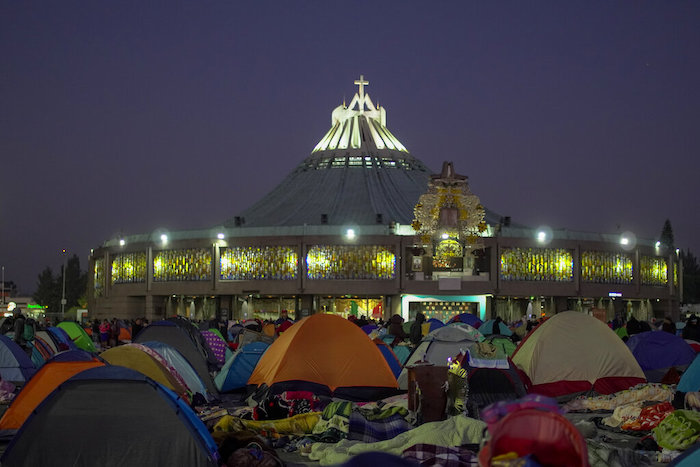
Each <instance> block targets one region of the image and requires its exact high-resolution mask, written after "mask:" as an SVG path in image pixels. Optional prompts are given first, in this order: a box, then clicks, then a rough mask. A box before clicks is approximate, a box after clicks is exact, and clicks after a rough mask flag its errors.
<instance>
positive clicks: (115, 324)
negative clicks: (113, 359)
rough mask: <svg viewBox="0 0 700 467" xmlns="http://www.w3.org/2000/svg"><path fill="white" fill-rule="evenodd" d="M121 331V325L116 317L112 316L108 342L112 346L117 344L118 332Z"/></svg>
mask: <svg viewBox="0 0 700 467" xmlns="http://www.w3.org/2000/svg"><path fill="white" fill-rule="evenodd" d="M120 332H121V325H120V324H119V320H118V319H117V318H112V323H111V324H110V344H111V345H112V347H116V346H118V345H119V334H120Z"/></svg>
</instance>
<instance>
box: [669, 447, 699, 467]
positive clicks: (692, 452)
mask: <svg viewBox="0 0 700 467" xmlns="http://www.w3.org/2000/svg"><path fill="white" fill-rule="evenodd" d="M698 465H700V443H695V444H694V445H693V446H692V447H689V448H688V449H686V450H685V451H684V452H683V454H681V455H680V456H678V457H676V458H675V459H673V460H672V461H671V463H670V464H668V467H697V466H698Z"/></svg>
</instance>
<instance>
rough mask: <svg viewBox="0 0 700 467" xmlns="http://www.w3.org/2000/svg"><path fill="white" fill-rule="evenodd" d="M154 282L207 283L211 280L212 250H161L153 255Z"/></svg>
mask: <svg viewBox="0 0 700 467" xmlns="http://www.w3.org/2000/svg"><path fill="white" fill-rule="evenodd" d="M153 280H154V281H156V282H167V281H206V280H211V250H210V249H209V248H189V249H186V250H161V251H156V252H154V253H153Z"/></svg>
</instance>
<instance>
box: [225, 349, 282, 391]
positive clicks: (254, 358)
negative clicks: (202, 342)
mask: <svg viewBox="0 0 700 467" xmlns="http://www.w3.org/2000/svg"><path fill="white" fill-rule="evenodd" d="M269 346H270V345H269V344H267V343H265V342H260V341H258V342H251V343H250V344H248V345H246V346H244V347H241V348H240V349H238V350H236V352H234V353H233V355H232V356H231V358H229V359H228V360H227V361H226V364H225V365H224V366H223V368H221V371H220V372H219V374H217V375H216V377H215V378H214V383H215V384H216V388H217V389H218V390H219V391H220V392H229V391H233V390H235V389H240V388H244V387H246V385H247V384H248V379H249V378H250V375H251V374H252V373H253V370H254V369H255V366H256V365H257V364H258V361H260V358H261V357H262V356H263V354H264V353H265V351H266V350H267V348H268V347H269Z"/></svg>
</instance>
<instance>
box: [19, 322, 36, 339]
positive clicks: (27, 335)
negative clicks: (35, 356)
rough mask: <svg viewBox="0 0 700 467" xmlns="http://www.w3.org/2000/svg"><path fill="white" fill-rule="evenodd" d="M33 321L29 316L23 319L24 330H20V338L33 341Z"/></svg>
mask: <svg viewBox="0 0 700 467" xmlns="http://www.w3.org/2000/svg"><path fill="white" fill-rule="evenodd" d="M34 328H35V321H34V320H33V319H31V318H27V319H26V320H24V331H23V332H22V338H23V339H24V340H25V341H27V342H30V341H33V340H34V334H35V329H34Z"/></svg>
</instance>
